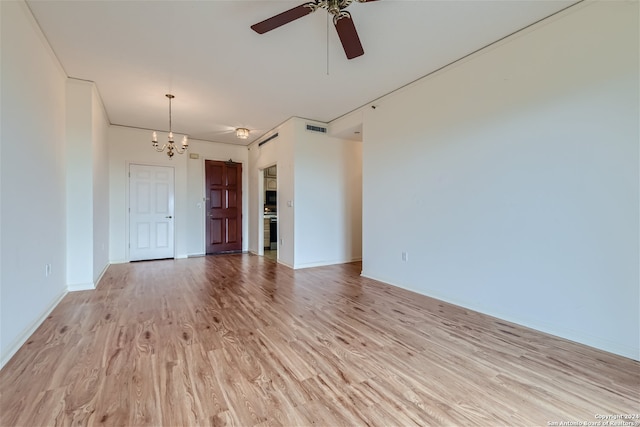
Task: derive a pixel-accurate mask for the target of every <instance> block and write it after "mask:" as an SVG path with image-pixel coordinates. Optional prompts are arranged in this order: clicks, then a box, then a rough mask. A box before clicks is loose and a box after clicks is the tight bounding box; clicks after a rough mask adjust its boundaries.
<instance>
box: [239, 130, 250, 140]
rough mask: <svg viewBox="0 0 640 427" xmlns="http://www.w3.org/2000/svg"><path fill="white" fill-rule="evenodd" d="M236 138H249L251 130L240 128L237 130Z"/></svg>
mask: <svg viewBox="0 0 640 427" xmlns="http://www.w3.org/2000/svg"><path fill="white" fill-rule="evenodd" d="M236 138H240V139H247V138H249V129H247V128H238V129H236Z"/></svg>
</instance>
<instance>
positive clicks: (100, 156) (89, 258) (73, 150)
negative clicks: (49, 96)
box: [66, 79, 109, 290]
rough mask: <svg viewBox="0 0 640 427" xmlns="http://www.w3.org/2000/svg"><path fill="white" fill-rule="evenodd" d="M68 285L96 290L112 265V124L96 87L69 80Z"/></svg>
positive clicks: (67, 97)
mask: <svg viewBox="0 0 640 427" xmlns="http://www.w3.org/2000/svg"><path fill="white" fill-rule="evenodd" d="M66 101H67V103H66V108H67V121H66V133H67V141H66V174H67V177H66V181H67V285H68V287H69V290H82V289H93V288H95V285H96V284H97V283H96V282H97V281H98V279H99V277H100V275H101V273H102V272H103V271H104V269H105V268H106V267H107V265H108V263H109V259H108V243H109V231H108V230H109V198H108V197H109V192H108V168H107V165H108V156H107V128H108V125H109V123H108V120H107V117H106V114H105V112H104V108H103V106H102V102H101V100H100V97H99V95H98V92H97V90H96V88H95V85H94V84H93V83H92V82H87V81H84V80H75V79H68V80H67V96H66Z"/></svg>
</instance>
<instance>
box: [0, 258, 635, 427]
mask: <svg viewBox="0 0 640 427" xmlns="http://www.w3.org/2000/svg"><path fill="white" fill-rule="evenodd" d="M359 272H360V265H359V264H347V265H340V266H331V267H320V268H311V269H306V270H298V271H293V270H290V269H288V268H286V267H283V266H280V265H278V264H277V263H275V262H273V261H271V260H268V259H265V258H263V257H258V256H252V255H228V256H211V257H202V258H191V259H184V260H176V261H174V260H168V261H155V262H143V263H132V264H121V265H113V266H111V267H109V269H108V271H107V273H106V275H105V276H104V278H103V280H102V281H101V283H100V285H99V286H98V289H97V290H95V291H84V292H75V293H71V294H69V295H68V296H66V297H65V298H64V300H63V301H62V302H61V304H60V305H59V306H58V307H57V308H56V309H55V310H54V311H53V313H52V314H51V316H50V317H49V318H48V319H47V320H46V321H45V322H44V323H43V325H42V326H41V327H40V328H39V329H38V330H37V331H36V333H35V334H34V335H33V336H32V337H31V338H30V339H29V341H28V342H27V343H26V344H25V345H24V346H23V347H22V348H21V349H20V350H19V352H18V353H17V354H16V355H15V357H14V358H13V359H12V360H11V361H10V362H9V363H8V364H7V365H6V366H5V368H4V369H3V370H2V371H1V372H0V387H1V401H0V417H1V418H0V424H1V425H2V426H14V425H21V426H50V425H51V426H52V425H65V426H66V425H74V426H75V425H112V426H127V425H149V426H190V425H214V426H219V425H238V426H270V425H275V426H277V425H291V426H306V425H322V426H338V425H350V426H360V425H363V426H364V425H372V426H413V425H419V426H424V425H469V426H506V425H508V426H531V425H542V426H547V425H551V424H549V423H553V422H560V421H565V422H569V421H572V422H573V421H581V422H585V421H589V422H597V421H598V419H596V418H595V415H596V414H612V415H616V414H629V413H637V412H639V411H640V391H639V388H640V363H638V362H635V361H632V360H630V359H625V358H623V357H618V356H614V355H611V354H608V353H605V352H601V351H597V350H594V349H591V348H588V347H585V346H581V345H578V344H575V343H571V342H567V341H564V340H561V339H558V338H554V337H550V336H548V335H544V334H542V333H539V332H535V331H532V330H529V329H525V328H522V327H518V326H515V325H513V324H509V323H507V322H504V321H500V320H497V319H494V318H491V317H487V316H484V315H480V314H478V313H475V312H471V311H468V310H465V309H461V308H458V307H455V306H452V305H449V304H445V303H442V302H439V301H437V300H433V299H430V298H427V297H424V296H420V295H416V294H413V293H410V292H408V291H404V290H400V289H397V288H394V287H392V286H387V285H384V284H381V283H379V282H376V281H373V280H368V279H364V278H361V277H360V276H359ZM636 421H640V420H636Z"/></svg>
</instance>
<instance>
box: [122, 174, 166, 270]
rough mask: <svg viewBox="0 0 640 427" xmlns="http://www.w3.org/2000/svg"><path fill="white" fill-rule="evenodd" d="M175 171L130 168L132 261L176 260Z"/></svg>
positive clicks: (130, 241)
mask: <svg viewBox="0 0 640 427" xmlns="http://www.w3.org/2000/svg"><path fill="white" fill-rule="evenodd" d="M173 177H174V170H173V168H172V167H168V166H146V165H135V164H130V165H129V260H130V261H142V260H151V259H164V258H174V256H175V254H174V181H173Z"/></svg>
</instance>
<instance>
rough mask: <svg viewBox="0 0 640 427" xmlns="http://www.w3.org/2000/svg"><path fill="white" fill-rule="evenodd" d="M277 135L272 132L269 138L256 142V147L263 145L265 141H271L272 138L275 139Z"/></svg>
mask: <svg viewBox="0 0 640 427" xmlns="http://www.w3.org/2000/svg"><path fill="white" fill-rule="evenodd" d="M277 137H278V134H277V133H274V134H273V135H271V136H270V137H269V138H267V139H265V140H264V141H262V142H261V143H259V144H258V147H261V146H263V145H264V144H266V143H267V142H269V141H271V140H272V139H276V138H277Z"/></svg>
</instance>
